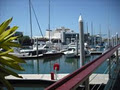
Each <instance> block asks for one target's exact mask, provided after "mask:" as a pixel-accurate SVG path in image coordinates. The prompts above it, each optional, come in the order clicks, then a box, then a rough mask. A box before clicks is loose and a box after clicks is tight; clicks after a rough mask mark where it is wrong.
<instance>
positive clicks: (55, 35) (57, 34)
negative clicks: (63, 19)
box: [45, 27, 72, 39]
mask: <svg viewBox="0 0 120 90" xmlns="http://www.w3.org/2000/svg"><path fill="white" fill-rule="evenodd" d="M63 32H72V30H70V29H69V28H65V27H60V28H56V29H55V30H46V36H45V37H46V38H48V39H49V35H50V39H61V38H62V36H61V34H62V33H63Z"/></svg>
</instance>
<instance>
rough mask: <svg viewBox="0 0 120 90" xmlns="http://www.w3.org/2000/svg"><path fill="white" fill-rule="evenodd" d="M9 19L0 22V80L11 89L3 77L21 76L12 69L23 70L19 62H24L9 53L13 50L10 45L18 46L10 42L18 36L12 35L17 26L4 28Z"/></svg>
mask: <svg viewBox="0 0 120 90" xmlns="http://www.w3.org/2000/svg"><path fill="white" fill-rule="evenodd" d="M11 21H12V18H10V19H9V20H6V21H4V22H3V23H2V24H0V82H1V83H2V84H3V85H4V86H5V87H6V88H7V89H8V90H13V89H14V88H13V87H12V85H11V84H10V83H9V82H8V81H7V80H6V79H5V77H6V76H8V75H13V76H15V77H19V78H22V77H21V76H19V75H18V74H17V73H15V72H14V71H13V70H12V69H15V70H20V71H23V70H24V69H23V68H22V67H21V66H20V65H19V64H20V63H25V61H24V60H21V59H19V58H18V57H16V56H13V55H10V54H9V52H13V49H12V47H20V45H19V44H16V43H14V42H12V41H13V40H15V39H17V38H18V37H14V36H13V34H14V33H15V30H16V29H17V28H18V27H17V26H14V27H12V28H10V29H8V30H6V29H7V27H8V25H9V24H10V22H11ZM11 68H12V69H11Z"/></svg>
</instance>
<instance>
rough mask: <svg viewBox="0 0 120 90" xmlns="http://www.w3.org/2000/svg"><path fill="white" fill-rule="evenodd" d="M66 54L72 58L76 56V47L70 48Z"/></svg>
mask: <svg viewBox="0 0 120 90" xmlns="http://www.w3.org/2000/svg"><path fill="white" fill-rule="evenodd" d="M64 54H65V56H66V57H68V58H70V57H75V56H76V53H75V48H69V49H68V50H67V51H65V52H64Z"/></svg>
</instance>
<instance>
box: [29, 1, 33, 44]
mask: <svg viewBox="0 0 120 90" xmlns="http://www.w3.org/2000/svg"><path fill="white" fill-rule="evenodd" d="M29 14H30V31H31V42H32V36H33V35H32V15H31V0H29Z"/></svg>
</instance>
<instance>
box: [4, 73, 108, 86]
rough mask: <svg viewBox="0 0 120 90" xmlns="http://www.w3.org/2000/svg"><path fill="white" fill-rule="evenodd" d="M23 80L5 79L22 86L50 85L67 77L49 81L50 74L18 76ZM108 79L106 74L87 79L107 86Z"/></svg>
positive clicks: (91, 82) (60, 76)
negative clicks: (34, 84) (30, 84)
mask: <svg viewBox="0 0 120 90" xmlns="http://www.w3.org/2000/svg"><path fill="white" fill-rule="evenodd" d="M19 75H20V76H22V77H23V78H16V77H14V76H11V75H10V76H7V77H6V79H7V80H9V81H11V80H12V81H15V82H14V83H15V84H17V83H18V84H23V81H24V82H26V83H27V84H29V83H32V84H33V83H36V82H38V83H37V84H47V85H49V84H52V83H54V82H56V81H57V80H60V79H62V78H63V77H65V76H67V75H68V73H67V74H57V80H51V75H50V74H19ZM108 79H109V76H108V74H92V75H91V76H90V78H89V82H90V84H92V85H94V84H107V82H108ZM26 83H24V84H26Z"/></svg>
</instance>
